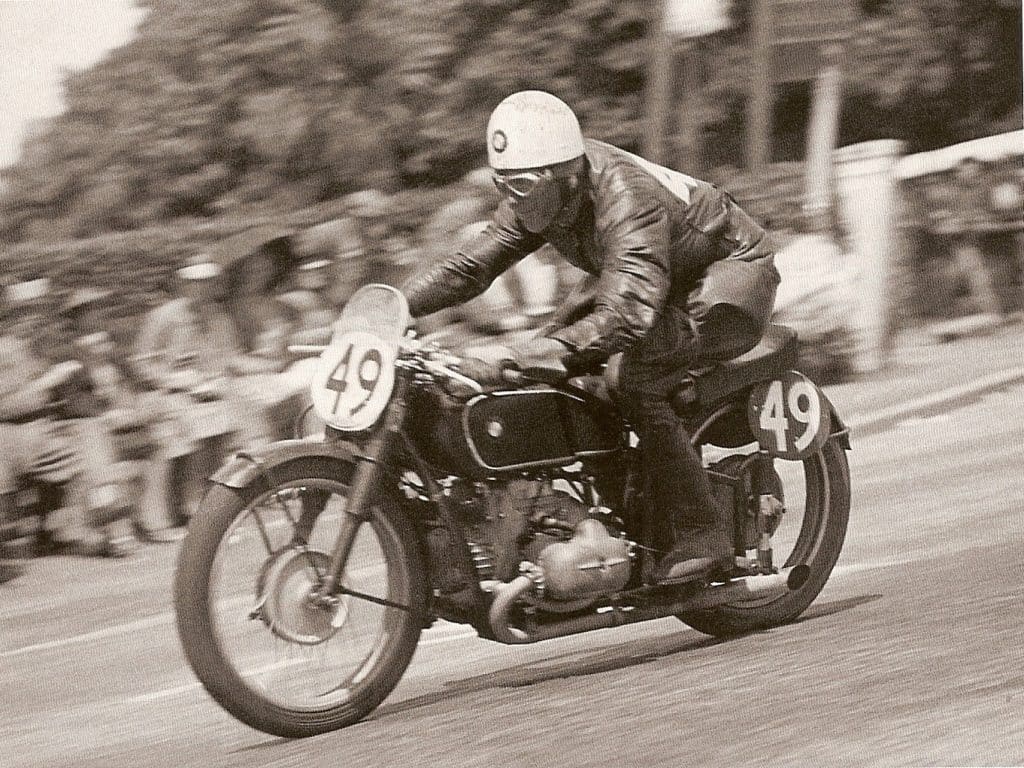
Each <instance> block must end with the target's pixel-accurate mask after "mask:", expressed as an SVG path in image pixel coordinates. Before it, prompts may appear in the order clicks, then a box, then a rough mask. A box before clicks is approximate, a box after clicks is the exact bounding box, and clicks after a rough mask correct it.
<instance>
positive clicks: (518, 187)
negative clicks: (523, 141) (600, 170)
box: [494, 168, 568, 232]
mask: <svg viewBox="0 0 1024 768" xmlns="http://www.w3.org/2000/svg"><path fill="white" fill-rule="evenodd" d="M494 185H495V186H496V187H497V188H498V191H499V192H501V193H502V194H503V195H505V197H506V198H507V199H508V201H509V204H510V205H511V206H512V211H513V212H514V213H515V215H516V217H517V218H518V219H519V220H520V221H521V222H522V224H523V226H524V227H526V229H527V230H529V231H530V232H542V231H544V230H545V229H547V228H548V227H549V226H551V224H552V222H553V221H554V220H555V217H557V216H558V213H559V212H560V211H561V210H562V208H563V207H564V206H565V204H566V202H567V201H568V189H567V185H566V183H565V180H564V179H558V178H556V176H555V174H554V173H553V172H552V171H551V169H549V168H548V169H542V170H529V171H516V172H511V173H506V172H500V171H499V172H497V173H495V175H494Z"/></svg>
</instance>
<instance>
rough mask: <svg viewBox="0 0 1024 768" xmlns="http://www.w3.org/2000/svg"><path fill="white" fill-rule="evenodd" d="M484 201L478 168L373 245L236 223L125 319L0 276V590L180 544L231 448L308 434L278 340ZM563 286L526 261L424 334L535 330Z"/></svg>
mask: <svg viewBox="0 0 1024 768" xmlns="http://www.w3.org/2000/svg"><path fill="white" fill-rule="evenodd" d="M364 197H365V198H366V199H365V200H357V201H354V202H355V203H358V205H357V206H356V207H355V210H357V211H358V210H360V209H362V210H365V209H376V208H379V207H380V205H381V200H380V199H378V198H380V197H381V195H380V194H379V193H374V192H368V193H366V194H365V195H364ZM495 202H496V198H495V197H494V189H493V186H492V184H491V181H490V177H489V174H480V173H476V174H472V175H470V176H469V177H467V178H466V179H464V180H463V183H462V185H461V187H460V194H459V195H458V196H456V197H455V199H454V200H453V202H451V203H450V204H449V205H447V206H444V207H442V208H441V209H440V210H439V211H437V212H436V213H435V214H434V215H433V217H432V218H431V219H430V220H429V221H427V222H426V223H425V225H424V226H423V227H422V229H421V231H420V232H418V233H417V234H416V236H415V237H414V236H413V235H412V234H411V233H401V232H398V233H395V232H389V233H388V236H387V237H385V238H380V237H376V238H375V235H377V234H379V233H375V232H373V227H372V224H370V225H369V226H368V225H367V222H368V221H371V222H372V220H373V218H372V217H361V218H360V217H358V216H353V217H349V218H343V219H337V220H331V221H327V222H324V223H321V224H318V225H316V226H313V227H310V228H308V229H304V230H301V231H291V230H282V229H278V228H274V227H269V228H268V227H257V228H254V229H253V230H251V231H243V232H242V233H240V234H239V235H237V236H235V237H232V238H228V239H227V240H225V241H224V242H221V243H218V244H217V246H216V247H214V248H211V249H209V250H207V251H204V252H199V253H196V254H194V255H192V256H191V257H189V258H188V259H187V260H186V261H185V263H182V264H181V265H179V267H178V268H177V269H176V270H175V272H174V274H173V278H172V281H171V284H170V285H168V286H167V298H166V301H164V302H163V303H161V304H159V305H157V306H155V307H154V308H153V309H152V310H150V311H149V312H148V313H146V314H144V315H143V316H140V317H138V318H133V321H132V322H131V323H130V324H128V325H126V324H124V323H123V322H119V319H118V318H117V317H115V316H114V315H113V313H112V311H113V308H114V306H115V304H116V303H117V301H116V299H117V298H118V297H117V296H116V294H115V293H114V292H112V291H110V290H104V289H101V288H98V287H95V286H89V285H78V286H57V285H54V284H53V283H52V282H51V281H50V280H49V279H47V278H45V277H39V276H33V275H24V274H23V275H19V276H17V277H13V276H11V277H9V278H8V280H7V281H6V284H5V285H4V286H3V291H2V294H0V347H2V351H0V370H2V373H0V444H2V446H3V449H4V450H3V453H2V454H0V480H2V482H0V580H8V579H10V578H13V577H14V576H16V575H17V574H18V573H19V572H20V571H21V570H22V569H23V568H24V567H25V565H26V564H25V563H24V562H23V560H24V559H25V557H26V556H28V557H31V556H45V555H48V554H75V555H81V556H95V557H107V558H121V557H126V556H129V555H130V554H131V552H132V551H133V550H134V549H135V548H136V547H137V546H139V545H140V544H143V543H145V544H150V543H163V542H169V543H173V542H175V541H177V540H179V539H180V538H181V536H182V534H183V530H182V528H183V526H185V525H186V524H187V522H188V520H189V518H190V517H191V515H192V514H194V512H195V510H196V507H197V505H198V503H199V500H200V498H201V495H202V493H203V491H204V489H205V483H206V479H207V478H209V476H210V475H212V474H213V472H214V471H215V470H216V469H217V467H218V466H220V464H221V463H222V462H223V461H224V460H225V458H227V457H228V456H229V455H230V454H231V453H232V452H234V451H236V450H239V449H243V448H246V447H250V446H256V445H260V444H265V443H268V442H271V441H273V440H277V439H282V438H287V437H292V436H294V435H296V434H297V433H301V432H303V431H306V430H308V429H315V426H314V422H315V417H314V416H312V415H311V414H310V412H309V395H308V386H309V381H310V379H311V377H312V372H313V367H312V365H311V360H310V359H309V358H304V357H302V356H301V355H296V354H293V353H292V352H291V351H290V347H293V346H295V345H313V346H315V345H323V344H326V343H327V342H328V341H329V339H330V336H331V332H332V325H333V322H334V320H335V318H336V317H337V314H338V312H339V310H340V308H341V307H342V306H343V305H344V303H345V301H346V300H347V299H348V297H349V296H350V295H351V294H352V292H353V291H354V290H355V289H356V288H358V287H359V286H360V285H362V284H363V283H365V282H367V281H368V280H372V279H384V280H388V281H391V282H398V281H400V280H401V279H402V278H403V277H404V275H405V274H407V273H408V272H410V271H411V270H414V269H416V268H417V267H419V266H420V265H421V264H422V262H423V260H424V259H430V258H441V257H443V256H444V255H446V254H448V253H450V250H451V249H452V248H454V247H457V246H458V245H459V244H460V242H461V241H462V240H464V239H465V238H468V237H471V236H472V235H473V234H474V233H475V232H477V231H479V228H480V227H481V226H483V223H484V221H485V220H486V217H487V216H488V215H489V213H490V210H491V208H493V204H494V203H495ZM369 242H373V246H372V247H370V246H368V243H369ZM381 265H386V266H381ZM385 273H386V274H385ZM574 279H575V276H573V275H571V274H568V272H567V270H566V269H565V268H560V267H557V266H556V264H555V260H554V259H553V258H551V256H550V255H545V254H538V255H535V256H533V257H530V259H529V260H527V261H526V262H524V263H523V264H520V265H518V266H517V267H516V268H515V269H513V270H511V271H510V272H509V273H508V274H506V275H504V276H502V277H501V278H500V279H499V281H498V282H497V283H496V285H495V286H493V287H492V289H491V290H490V291H488V293H487V295H485V296H483V297H481V298H480V299H478V300H476V301H475V302H472V303H470V304H469V305H467V306H465V307H462V308H459V309H458V310H455V311H453V312H450V313H447V314H444V315H439V316H438V317H434V318H430V321H429V323H424V324H423V325H422V326H421V327H420V332H421V333H425V334H426V333H432V334H434V335H435V336H436V337H445V336H448V337H449V338H450V339H451V338H452V337H453V336H454V339H458V340H461V341H465V340H467V339H472V338H473V337H478V336H481V335H490V334H495V333H507V332H515V331H521V330H526V329H529V328H531V327H536V325H538V324H539V323H540V322H541V320H542V319H543V318H544V317H545V316H546V315H547V314H549V313H550V312H551V311H552V310H553V309H554V306H555V304H556V303H557V301H558V297H559V295H560V291H561V290H562V287H561V286H564V284H565V283H566V281H573V280H574ZM454 339H452V340H454ZM5 555H6V557H5Z"/></svg>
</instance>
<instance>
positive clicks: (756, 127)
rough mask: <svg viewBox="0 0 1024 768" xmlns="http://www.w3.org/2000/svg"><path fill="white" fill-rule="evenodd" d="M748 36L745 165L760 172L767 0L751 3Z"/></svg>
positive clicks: (763, 163) (767, 94)
mask: <svg viewBox="0 0 1024 768" xmlns="http://www.w3.org/2000/svg"><path fill="white" fill-rule="evenodd" d="M750 38H751V47H752V49H753V60H752V61H751V71H750V93H749V94H748V96H747V140H746V146H747V169H748V170H749V171H751V172H753V173H756V174H760V173H763V172H764V170H765V168H766V167H767V165H768V163H769V162H770V161H771V131H772V105H773V103H774V99H773V98H772V82H773V80H772V54H771V50H772V49H771V45H772V22H771V16H770V12H769V8H768V0H753V2H752V3H751V16H750Z"/></svg>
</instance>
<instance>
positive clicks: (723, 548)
mask: <svg viewBox="0 0 1024 768" xmlns="http://www.w3.org/2000/svg"><path fill="white" fill-rule="evenodd" d="M644 410H645V412H646V415H647V416H648V418H647V419H645V420H644V421H645V423H644V424H642V425H638V427H639V431H640V433H641V434H640V448H641V452H642V458H643V466H644V479H645V482H644V486H645V494H644V495H645V498H646V503H645V507H646V515H647V517H648V518H650V521H649V523H648V525H649V529H650V530H651V532H652V534H653V535H654V536H657V537H658V541H660V543H661V545H662V546H661V547H660V548H661V549H662V550H663V551H664V549H665V548H668V550H669V551H668V553H667V554H665V555H664V556H663V557H661V558H660V560H659V562H658V564H657V567H656V568H654V570H653V573H651V574H650V577H649V580H651V581H654V582H659V583H661V582H671V581H685V580H688V579H690V578H693V577H695V576H698V575H704V574H707V573H710V572H712V571H715V570H719V569H726V568H727V567H728V566H730V565H731V564H732V561H733V534H732V529H733V522H732V513H731V510H727V509H724V508H723V507H722V506H721V505H720V504H718V503H717V501H716V500H715V498H714V495H713V493H712V491H711V481H710V480H709V478H708V476H707V473H706V472H705V470H704V467H703V464H702V462H701V459H700V455H699V454H698V453H697V451H696V449H695V448H694V447H693V446H692V445H691V444H690V440H689V436H688V435H687V434H686V432H685V430H684V429H683V428H682V425H681V424H680V422H679V419H678V417H677V416H676V415H675V413H674V412H672V410H671V406H669V405H668V404H667V403H666V404H664V407H663V408H662V407H660V406H659V404H656V403H652V404H650V405H649V406H648V407H647V408H645V409H644Z"/></svg>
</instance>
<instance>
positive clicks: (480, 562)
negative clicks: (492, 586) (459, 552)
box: [469, 542, 494, 581]
mask: <svg viewBox="0 0 1024 768" xmlns="http://www.w3.org/2000/svg"><path fill="white" fill-rule="evenodd" d="M469 555H470V558H472V560H473V567H474V568H476V575H477V579H478V580H479V581H488V580H490V579H493V578H494V555H493V554H492V553H491V549H490V547H485V546H483V545H481V544H475V543H473V542H469Z"/></svg>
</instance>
